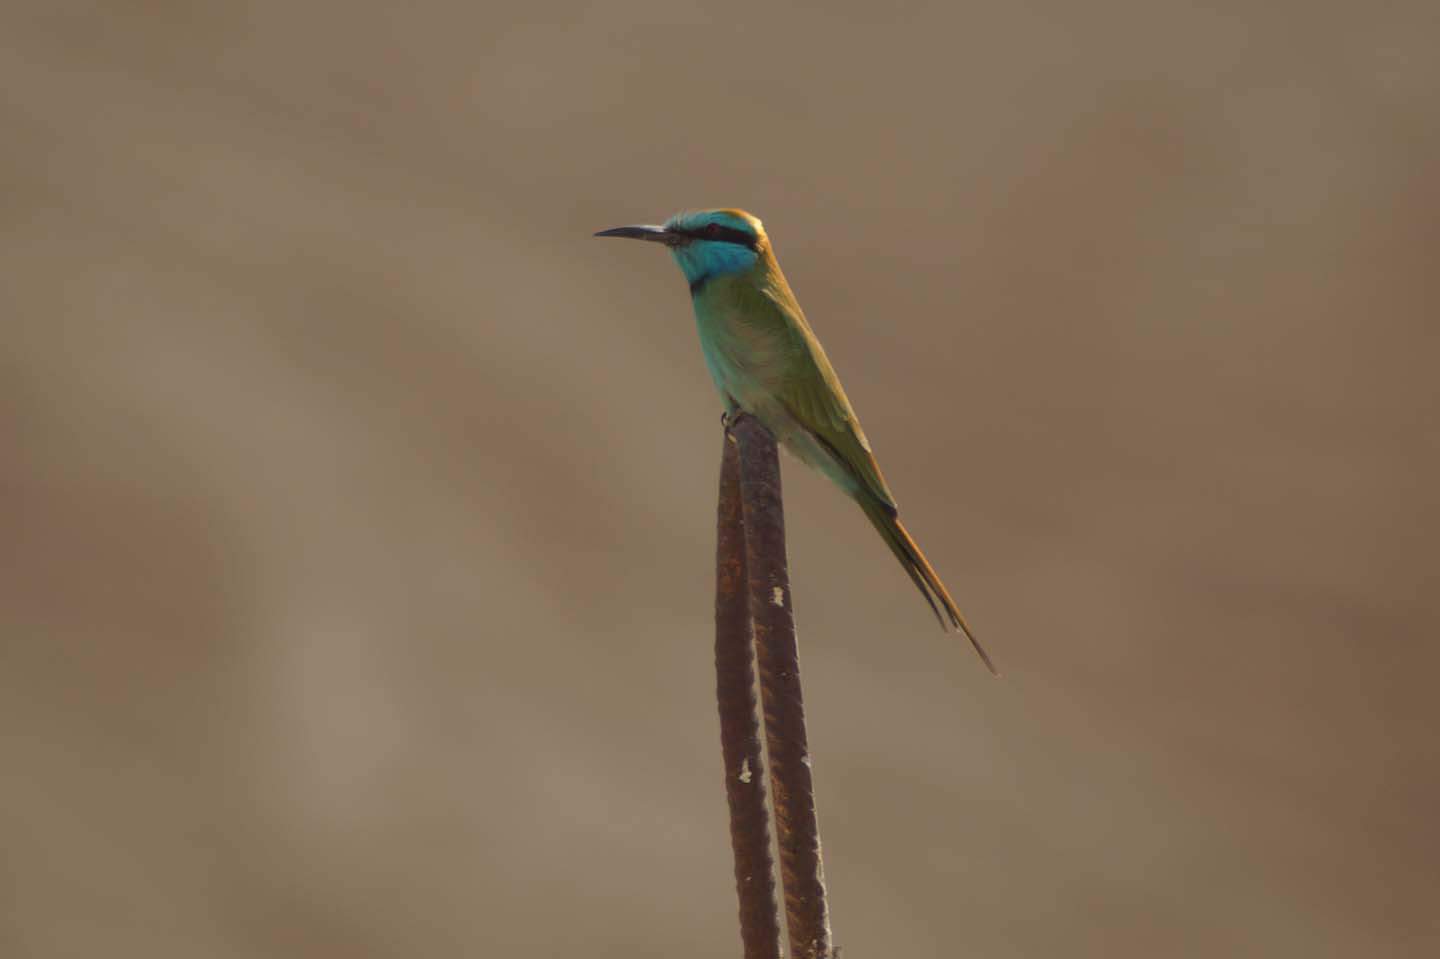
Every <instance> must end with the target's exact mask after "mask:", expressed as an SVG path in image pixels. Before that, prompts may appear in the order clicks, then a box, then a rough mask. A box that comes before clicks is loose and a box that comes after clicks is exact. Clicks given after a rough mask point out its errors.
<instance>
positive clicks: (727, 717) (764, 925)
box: [715, 433, 782, 959]
mask: <svg viewBox="0 0 1440 959" xmlns="http://www.w3.org/2000/svg"><path fill="white" fill-rule="evenodd" d="M723 445H724V449H723V452H722V453H721V457H720V502H719V508H718V510H717V515H716V523H715V526H716V544H715V697H716V701H717V702H718V703H719V706H720V750H721V753H722V755H723V757H724V762H725V798H726V800H728V802H729V805H730V845H731V849H732V850H733V852H734V855H735V893H736V895H737V896H738V897H739V900H740V940H741V942H742V943H743V945H744V948H745V959H780V957H781V954H782V950H781V947H780V917H779V914H778V913H777V911H776V903H775V863H774V860H773V859H772V858H771V855H770V810H769V808H768V807H767V805H766V796H765V766H764V760H763V758H762V755H761V751H760V709H759V703H758V702H757V701H756V698H755V650H754V644H753V642H752V639H751V633H750V594H749V582H748V579H747V577H746V572H745V570H746V563H745V527H744V523H743V515H742V509H741V504H740V453H739V448H738V447H737V446H736V443H735V440H734V439H733V438H732V437H731V436H730V435H729V433H726V435H725V442H724V444H723Z"/></svg>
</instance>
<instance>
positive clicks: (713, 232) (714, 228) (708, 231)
mask: <svg viewBox="0 0 1440 959" xmlns="http://www.w3.org/2000/svg"><path fill="white" fill-rule="evenodd" d="M705 235H706V236H712V237H713V236H719V235H720V224H718V223H711V224H710V225H708V226H707V227H705Z"/></svg>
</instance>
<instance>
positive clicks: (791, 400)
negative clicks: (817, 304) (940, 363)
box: [776, 298, 895, 514]
mask: <svg viewBox="0 0 1440 959" xmlns="http://www.w3.org/2000/svg"><path fill="white" fill-rule="evenodd" d="M776 305H777V306H779V307H780V309H781V311H782V312H783V313H784V314H785V318H786V320H787V321H788V322H787V323H786V324H785V328H786V331H787V333H788V335H789V337H790V338H791V342H790V343H789V344H788V345H789V347H790V349H789V350H788V352H789V354H790V361H791V363H792V364H793V365H792V367H791V370H790V375H789V376H787V377H786V378H785V383H784V385H783V387H782V389H781V391H780V401H781V402H782V403H783V404H784V405H785V408H786V409H787V410H788V411H789V413H790V415H791V416H793V417H794V418H795V419H796V420H797V421H798V422H799V423H800V424H801V425H803V426H804V427H805V428H806V429H807V430H809V431H810V433H811V434H812V435H813V436H814V437H815V438H816V439H817V440H819V441H820V443H821V444H822V445H823V446H825V447H827V448H828V449H829V450H830V451H831V452H832V453H833V454H834V455H835V457H836V458H837V459H838V460H839V461H840V462H841V463H843V464H844V465H845V467H846V469H848V470H849V471H850V473H851V474H852V475H853V476H854V477H855V478H856V479H857V480H858V481H859V483H860V486H861V488H862V489H864V490H865V491H866V492H868V493H870V495H871V496H873V497H874V498H875V499H876V500H878V501H879V502H880V503H882V504H884V505H885V507H887V508H888V510H889V512H890V513H892V514H893V513H894V512H895V497H894V495H893V494H891V492H890V487H889V486H887V485H885V477H884V476H882V475H881V474H880V464H879V463H877V462H875V454H873V453H872V452H871V451H870V441H869V440H867V439H866V438H865V431H864V430H862V429H861V428H860V420H859V418H858V417H856V415H855V410H854V408H853V407H851V405H850V400H849V399H848V398H846V396H845V390H844V388H842V387H841V386H840V378H839V377H838V376H836V375H835V368H834V367H833V366H831V365H830V358H829V357H827V356H826V355H825V349H824V347H822V346H821V345H820V341H819V340H818V339H816V338H815V334H814V333H813V332H812V331H811V329H810V325H809V324H808V323H806V322H805V315H804V314H803V313H801V312H800V310H799V308H798V307H796V306H794V305H793V298H792V299H791V303H790V304H787V303H785V302H783V301H777V303H776Z"/></svg>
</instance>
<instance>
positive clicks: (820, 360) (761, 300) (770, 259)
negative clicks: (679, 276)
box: [595, 209, 995, 673]
mask: <svg viewBox="0 0 1440 959" xmlns="http://www.w3.org/2000/svg"><path fill="white" fill-rule="evenodd" d="M595 235H596V236H618V237H624V238H627V239H632V240H649V241H651V242H654V243H662V244H664V245H665V246H667V247H669V249H670V255H671V256H673V257H674V258H675V262H676V263H678V264H679V265H680V270H681V272H683V273H684V274H685V279H686V280H687V281H688V282H689V284H690V299H691V304H692V305H693V306H694V308H695V324H696V326H698V327H699V330H700V348H701V350H702V351H703V352H704V354H705V365H706V367H708V368H709V370H710V376H711V378H712V379H714V380H715V386H716V387H717V388H718V389H719V390H720V396H721V397H722V399H723V400H724V402H725V405H726V412H727V414H733V413H735V412H736V411H743V412H745V413H748V414H750V415H752V416H754V417H756V418H757V419H759V420H760V422H761V423H763V424H764V425H765V427H766V428H767V429H768V430H770V432H771V433H772V434H773V435H774V436H775V439H776V440H777V441H779V443H780V444H781V445H782V446H784V447H785V448H786V449H788V450H789V451H790V452H791V453H792V454H793V455H794V456H795V457H796V458H798V459H799V460H800V461H801V462H803V463H805V464H807V465H809V466H812V467H814V468H816V469H818V470H819V471H820V472H821V473H823V474H825V475H826V476H827V477H829V478H830V479H831V480H832V481H833V482H834V483H835V485H837V486H839V487H840V488H841V489H842V490H844V491H845V493H846V494H847V495H848V496H850V498H851V499H853V500H855V502H856V503H858V504H860V508H861V509H862V510H863V511H864V512H865V515H866V516H867V517H868V518H869V520H870V522H871V523H872V524H874V526H875V529H876V530H878V531H879V533H880V536H881V537H882V538H883V539H884V540H885V544H886V545H887V546H889V547H890V551H891V552H892V553H894V554H895V558H896V559H898V560H899V561H900V565H901V566H903V567H904V568H905V572H906V573H907V574H909V576H910V579H911V580H912V581H913V582H914V583H915V586H916V588H918V589H919V590H920V593H921V595H923V596H924V597H925V601H926V602H928V603H929V604H930V609H931V610H932V611H933V612H934V613H935V618H936V619H939V620H940V625H941V626H942V627H944V626H945V625H946V619H947V618H948V619H949V622H950V624H951V625H953V626H956V627H958V628H959V629H961V630H962V631H963V632H964V633H965V635H966V637H968V638H969V640H970V643H971V645H973V646H974V647H975V652H977V653H979V654H980V658H981V660H983V661H984V663H985V665H986V667H987V668H989V670H990V671H991V672H992V673H993V672H995V667H994V665H993V664H992V663H991V662H990V657H989V656H988V655H987V654H986V653H985V649H984V647H982V646H981V645H980V642H979V641H978V640H977V639H976V638H975V634H974V633H973V632H972V631H971V629H970V626H969V624H968V623H966V622H965V617H964V616H962V615H961V614H960V609H959V607H957V606H956V605H955V601H954V600H953V599H951V598H950V592H949V590H947V589H946V588H945V584H944V583H942V582H941V581H940V577H939V576H938V575H936V573H935V570H934V568H933V567H932V566H931V565H930V562H929V561H928V560H927V559H926V558H925V554H924V553H922V552H921V551H920V547H919V546H918V545H917V544H916V543H915V540H914V538H913V537H912V536H911V535H910V533H909V532H908V531H906V529H905V527H904V526H903V525H901V523H900V519H899V517H898V515H897V513H896V508H895V497H894V496H893V495H891V493H890V488H889V487H888V486H887V485H885V478H884V477H883V476H881V475H880V466H879V464H878V463H876V462H875V456H874V454H873V453H871V451H870V442H869V441H868V440H867V439H866V438H865V431H864V430H862V429H861V428H860V421H859V420H858V419H857V418H856V416H855V410H854V409H853V408H852V407H851V406H850V401H849V400H848V399H846V398H845V391H844V390H843V389H841V387H840V380H839V378H838V377H837V376H836V375H835V370H834V368H833V367H831V365H830V360H829V359H828V358H827V357H826V356H825V350H824V349H823V348H822V347H821V346H820V341H819V340H817V339H816V338H815V334H814V333H813V332H812V331H811V330H810V324H808V323H806V322H805V314H804V313H802V312H801V310H800V304H799V303H798V302H796V300H795V294H794V293H792V292H790V284H788V283H787V282H785V274H783V273H781V272H780V264H779V262H778V261H776V259H775V253H774V251H773V250H772V249H771V247H770V239H769V237H767V236H766V235H765V229H764V227H762V226H761V225H760V221H759V220H758V219H757V218H756V217H754V216H751V215H750V214H749V213H746V212H745V211H744V210H733V209H727V210H701V211H698V212H693V213H690V212H687V213H678V214H676V215H675V216H673V217H671V218H670V219H669V220H668V221H667V222H666V223H665V225H664V226H622V227H616V228H615V229H613V230H602V231H600V232H599V233H596V234H595ZM937 604H938V605H937ZM941 607H943V608H944V615H943V616H942V615H941V612H940V608H941Z"/></svg>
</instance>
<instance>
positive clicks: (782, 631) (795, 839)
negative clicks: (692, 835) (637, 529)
mask: <svg viewBox="0 0 1440 959" xmlns="http://www.w3.org/2000/svg"><path fill="white" fill-rule="evenodd" d="M729 430H730V433H731V435H733V436H734V437H735V439H736V441H737V443H738V446H739V454H740V457H739V458H740V499H741V505H742V512H743V524H744V532H745V563H746V576H747V578H748V579H749V582H750V589H749V593H750V619H751V623H752V626H753V629H754V634H755V657H756V663H757V664H758V666H759V675H760V701H761V704H762V705H763V707H764V716H765V743H766V746H767V748H768V751H769V773H770V789H771V794H772V797H773V804H774V808H775V835H776V840H777V846H778V848H779V850H780V879H781V882H782V884H783V885H784V889H785V921H786V926H787V928H788V930H789V934H790V952H791V954H792V956H794V957H795V959H832V949H831V942H830V909H829V904H828V903H827V901H826V898H825V872H824V868H823V866H822V863H821V859H820V826H819V823H818V821H817V819H816V815H815V787H814V782H813V780H812V778H811V772H810V753H809V746H808V743H807V738H806V734H805V704H804V700H803V698H802V696H801V694H800V659H799V649H798V647H797V645H796V640H795V616H794V611H793V609H792V607H791V601H790V574H789V571H788V567H787V564H786V558H785V511H784V506H783V501H782V498H781V490H780V459H779V455H778V453H777V450H776V446H775V439H774V437H773V436H771V435H770V432H769V431H768V430H767V429H765V427H764V426H763V425H762V424H761V423H760V421H759V420H757V419H755V417H753V416H745V415H743V414H742V415H740V416H738V417H736V418H734V419H733V420H732V421H731V423H730V425H729Z"/></svg>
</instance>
